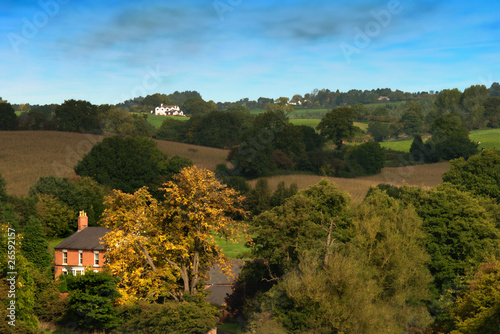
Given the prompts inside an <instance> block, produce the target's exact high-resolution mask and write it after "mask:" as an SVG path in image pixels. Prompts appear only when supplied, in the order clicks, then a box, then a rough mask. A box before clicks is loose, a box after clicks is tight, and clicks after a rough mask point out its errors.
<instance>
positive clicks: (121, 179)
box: [75, 136, 187, 193]
mask: <svg viewBox="0 0 500 334" xmlns="http://www.w3.org/2000/svg"><path fill="white" fill-rule="evenodd" d="M185 162H187V160H185ZM172 163H175V164H176V165H177V169H178V167H179V166H178V161H177V160H174V161H173V162H172ZM170 167H171V166H170V161H169V159H168V156H167V154H165V153H163V152H162V151H160V150H159V149H158V147H157V145H156V142H154V141H153V140H151V139H148V138H141V137H135V138H132V137H120V136H114V137H108V138H105V139H104V140H102V141H101V142H99V143H97V144H96V145H95V146H94V147H93V148H92V149H91V150H90V152H89V153H87V154H86V155H85V156H84V157H83V159H82V160H81V161H80V162H79V163H78V164H77V165H76V166H75V172H76V173H77V174H78V175H80V176H90V177H92V178H93V179H94V180H96V181H97V182H99V183H101V184H103V185H105V186H107V187H110V188H112V189H119V190H122V191H124V192H127V193H133V192H134V191H136V190H137V189H139V188H141V187H143V186H147V187H149V188H150V189H152V190H154V189H158V188H159V186H160V185H161V184H162V183H163V182H165V181H166V180H167V178H168V175H169V174H170V173H171V171H172V169H171V168H170Z"/></svg>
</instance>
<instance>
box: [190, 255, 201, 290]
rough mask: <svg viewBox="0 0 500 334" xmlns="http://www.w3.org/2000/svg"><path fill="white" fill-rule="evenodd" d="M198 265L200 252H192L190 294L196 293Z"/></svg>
mask: <svg viewBox="0 0 500 334" xmlns="http://www.w3.org/2000/svg"><path fill="white" fill-rule="evenodd" d="M199 265H200V253H199V252H197V251H196V252H194V258H193V273H192V274H193V277H192V279H191V291H190V292H191V294H192V295H194V294H196V284H198V280H199V275H198V268H199Z"/></svg>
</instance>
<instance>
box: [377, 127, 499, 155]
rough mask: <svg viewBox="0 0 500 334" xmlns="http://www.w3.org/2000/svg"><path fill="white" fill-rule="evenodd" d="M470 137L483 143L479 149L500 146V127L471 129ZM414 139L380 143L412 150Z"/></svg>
mask: <svg viewBox="0 0 500 334" xmlns="http://www.w3.org/2000/svg"><path fill="white" fill-rule="evenodd" d="M469 137H470V139H471V140H473V141H475V142H481V144H479V149H482V148H500V129H489V130H478V131H471V133H470V135H469ZM412 141H413V139H408V140H401V141H387V142H383V143H380V145H381V146H382V147H385V148H390V149H392V150H396V151H402V152H410V147H411V143H412Z"/></svg>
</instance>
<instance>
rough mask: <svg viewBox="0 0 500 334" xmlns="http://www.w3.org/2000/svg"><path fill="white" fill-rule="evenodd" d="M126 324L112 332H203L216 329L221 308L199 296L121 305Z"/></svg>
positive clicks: (120, 314)
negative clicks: (153, 302) (155, 302)
mask: <svg viewBox="0 0 500 334" xmlns="http://www.w3.org/2000/svg"><path fill="white" fill-rule="evenodd" d="M118 312H119V317H120V318H121V320H123V324H122V325H121V326H120V327H118V328H116V329H115V330H113V332H112V333H116V334H118V333H131V332H132V333H150V334H163V333H172V334H174V333H179V334H180V333H192V334H203V333H206V332H208V331H209V330H211V329H213V328H215V326H216V323H217V316H218V310H217V309H216V308H215V306H212V305H210V304H208V303H207V302H205V301H204V300H202V299H201V298H197V299H195V300H193V301H183V302H173V301H169V302H166V303H164V304H146V303H139V304H133V305H127V306H121V307H120V309H119V311H118Z"/></svg>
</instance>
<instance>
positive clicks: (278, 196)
mask: <svg viewBox="0 0 500 334" xmlns="http://www.w3.org/2000/svg"><path fill="white" fill-rule="evenodd" d="M298 189H299V188H298V187H297V184H296V183H292V184H290V186H289V187H288V188H287V187H286V185H285V181H281V182H280V183H278V185H277V186H276V190H274V192H273V194H272V196H271V207H275V206H279V205H283V204H284V203H285V200H286V199H287V198H290V197H292V196H293V195H295V194H296V193H297V192H298Z"/></svg>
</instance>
